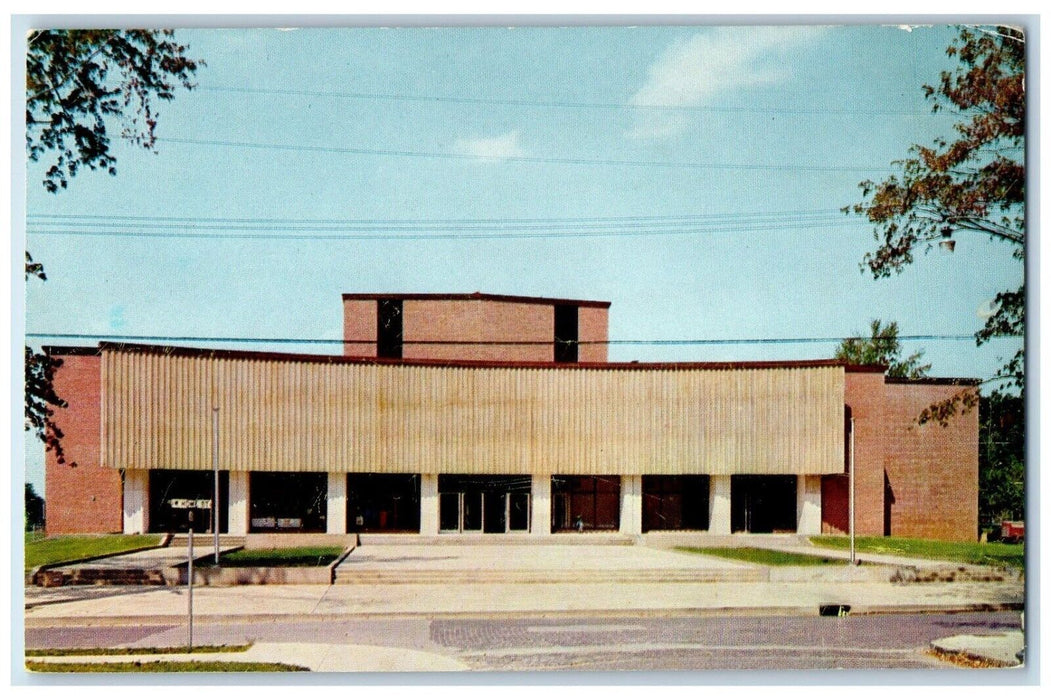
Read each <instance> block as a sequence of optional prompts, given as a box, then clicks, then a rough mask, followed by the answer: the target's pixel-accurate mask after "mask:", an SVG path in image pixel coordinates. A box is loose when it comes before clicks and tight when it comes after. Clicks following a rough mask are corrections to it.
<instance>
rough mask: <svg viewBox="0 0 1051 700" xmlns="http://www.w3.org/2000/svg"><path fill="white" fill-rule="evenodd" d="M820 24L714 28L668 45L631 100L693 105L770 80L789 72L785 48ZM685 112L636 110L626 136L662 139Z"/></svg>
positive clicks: (680, 124)
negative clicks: (635, 116) (634, 118)
mask: <svg viewBox="0 0 1051 700" xmlns="http://www.w3.org/2000/svg"><path fill="white" fill-rule="evenodd" d="M823 30H824V29H823V28H822V27H718V28H715V29H712V30H709V31H706V32H704V33H703V34H697V35H695V36H693V37H691V38H690V39H687V40H685V41H680V42H678V43H676V44H673V45H672V46H671V47H670V48H669V49H668V50H667V51H665V52H664V54H663V55H662V56H661V57H660V58H658V59H657V61H656V62H655V63H654V64H653V65H651V66H650V68H649V75H648V77H647V80H646V84H645V85H643V86H642V87H641V88H639V90H638V92H636V93H635V95H634V96H632V98H631V104H633V105H647V106H659V107H696V106H699V105H702V104H704V103H705V102H707V101H708V100H710V99H711V98H712V97H714V96H716V95H719V94H721V93H725V92H728V91H730V90H737V89H741V88H749V87H755V86H758V85H770V84H775V83H778V82H782V81H784V80H785V79H787V78H788V77H789V76H790V75H791V71H790V70H789V68H788V67H787V64H786V62H785V53H786V51H788V50H791V49H792V48H794V47H795V46H797V45H799V44H802V43H804V42H805V41H808V40H810V39H813V38H814V37H815V36H817V34H818V33H820V32H822V31H823ZM689 120H690V116H689V113H687V112H675V111H660V110H652V111H650V110H639V116H638V121H637V123H636V125H635V128H634V129H633V130H632V131H631V135H632V136H635V137H639V138H663V137H667V136H673V135H675V134H677V133H680V132H681V131H683V130H684V129H685V128H686V126H687V124H688V123H689Z"/></svg>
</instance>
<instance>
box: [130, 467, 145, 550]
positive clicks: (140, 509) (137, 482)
mask: <svg viewBox="0 0 1051 700" xmlns="http://www.w3.org/2000/svg"><path fill="white" fill-rule="evenodd" d="M149 493H150V473H149V471H147V470H145V469H129V470H127V471H126V472H124V534H125V535H141V534H144V533H145V532H146V530H147V528H148V527H149V523H147V522H146V521H147V518H148V516H147V511H146V504H147V503H148V502H149Z"/></svg>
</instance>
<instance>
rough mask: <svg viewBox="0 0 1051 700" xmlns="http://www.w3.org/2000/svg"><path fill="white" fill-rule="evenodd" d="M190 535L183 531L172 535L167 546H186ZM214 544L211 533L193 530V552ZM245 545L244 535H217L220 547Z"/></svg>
mask: <svg viewBox="0 0 1051 700" xmlns="http://www.w3.org/2000/svg"><path fill="white" fill-rule="evenodd" d="M189 542H190V536H189V535H187V534H186V533H185V532H183V533H178V534H175V535H172V538H171V541H170V542H169V543H168V546H169V547H187V546H189ZM214 544H215V538H214V536H213V535H212V534H210V533H207V532H195V533H193V548H194V553H195V554H196V550H198V549H200V550H201V551H202V552H203V551H205V550H211V549H212V547H213V546H214ZM244 546H245V536H244V535H222V534H220V535H219V548H220V549H221V550H222V549H233V548H236V547H244Z"/></svg>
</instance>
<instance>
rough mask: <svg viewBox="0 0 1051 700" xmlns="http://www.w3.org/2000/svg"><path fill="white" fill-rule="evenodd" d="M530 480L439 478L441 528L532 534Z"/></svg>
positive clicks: (514, 477)
mask: <svg viewBox="0 0 1051 700" xmlns="http://www.w3.org/2000/svg"><path fill="white" fill-rule="evenodd" d="M531 487H532V480H531V479H530V477H528V476H524V477H523V476H467V475H458V474H441V475H439V476H438V508H439V513H438V527H439V529H440V530H441V531H442V532H479V533H482V532H484V533H501V532H528V531H529V528H530V489H531Z"/></svg>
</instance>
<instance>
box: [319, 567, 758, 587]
mask: <svg viewBox="0 0 1051 700" xmlns="http://www.w3.org/2000/svg"><path fill="white" fill-rule="evenodd" d="M768 578H769V573H768V572H767V571H766V570H765V569H763V568H759V567H748V568H745V567H742V568H739V569H710V570H705V569H701V570H696V569H693V570H685V569H660V570H653V569H651V570H614V571H606V570H592V571H558V570H550V571H544V570H528V569H523V570H510V571H449V570H442V569H435V570H417V571H377V570H371V571H370V570H356V569H354V568H353V567H348V566H341V567H339V568H337V569H336V581H335V582H336V583H337V584H352V585H369V586H387V585H396V584H434V583H445V584H485V583H728V582H741V583H756V582H762V581H766V580H768Z"/></svg>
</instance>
